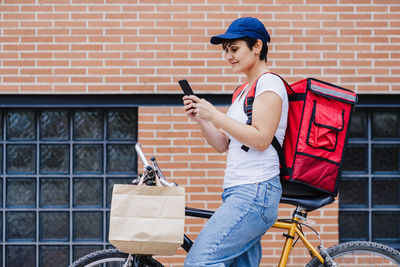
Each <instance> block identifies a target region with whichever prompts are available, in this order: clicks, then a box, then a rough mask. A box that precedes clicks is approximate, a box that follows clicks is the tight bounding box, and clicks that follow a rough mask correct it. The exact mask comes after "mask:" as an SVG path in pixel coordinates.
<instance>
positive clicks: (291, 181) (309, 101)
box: [232, 73, 358, 196]
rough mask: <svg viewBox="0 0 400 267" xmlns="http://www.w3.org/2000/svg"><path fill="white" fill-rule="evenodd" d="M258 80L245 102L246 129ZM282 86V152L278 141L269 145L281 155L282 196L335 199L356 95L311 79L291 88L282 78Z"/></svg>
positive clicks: (233, 98)
mask: <svg viewBox="0 0 400 267" xmlns="http://www.w3.org/2000/svg"><path fill="white" fill-rule="evenodd" d="M271 74H274V75H277V74H275V73H271ZM277 76H279V75H277ZM279 77H280V76H279ZM280 78H281V77H280ZM281 79H282V78H281ZM257 81H258V79H257V80H256V81H255V82H254V84H253V85H252V87H251V88H250V90H249V92H248V94H247V96H246V99H245V101H244V107H243V108H244V112H245V113H246V114H247V117H248V120H247V122H246V123H247V124H249V125H250V124H251V120H252V105H253V101H254V96H255V92H256V87H257ZM282 81H283V82H284V84H285V87H286V92H287V94H288V99H289V112H288V121H287V128H286V134H285V139H284V142H283V147H282V146H281V145H280V144H279V142H278V139H277V138H276V137H274V138H273V141H272V143H271V144H272V146H273V147H274V148H275V149H276V151H277V152H278V156H279V161H280V165H281V182H282V188H283V194H284V195H293V196H308V195H318V194H321V193H326V194H329V195H332V196H336V195H337V193H338V189H339V183H340V174H341V169H342V164H343V157H344V151H345V146H346V143H347V136H348V129H349V127H348V126H349V122H350V118H351V113H352V110H353V105H354V104H355V103H357V101H358V98H357V95H356V94H355V93H354V92H352V91H350V90H347V89H345V88H342V87H339V86H336V85H333V84H329V83H326V82H323V81H319V80H316V79H313V78H308V79H304V80H300V81H298V82H295V83H293V84H291V85H289V84H288V83H287V82H286V81H285V80H284V79H282ZM245 86H246V84H243V85H241V86H239V87H238V88H237V89H236V91H235V92H234V94H233V97H232V102H233V101H234V100H235V99H236V97H237V96H238V95H239V94H240V92H242V90H243V89H244V88H245ZM242 149H243V150H244V151H248V149H249V148H248V147H246V146H244V145H243V146H242Z"/></svg>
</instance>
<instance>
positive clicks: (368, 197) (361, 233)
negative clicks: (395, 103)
mask: <svg viewBox="0 0 400 267" xmlns="http://www.w3.org/2000/svg"><path fill="white" fill-rule="evenodd" d="M339 192H340V193H339V196H340V198H339V207H340V211H339V238H340V241H348V240H371V241H377V242H381V243H385V244H388V245H390V246H392V247H394V248H397V249H400V109H398V108H397V109H391V108H379V109H357V110H356V112H355V113H354V114H353V117H352V121H351V126H350V136H349V144H348V146H347V150H346V155H345V161H344V166H343V175H342V183H341V188H340V191H339Z"/></svg>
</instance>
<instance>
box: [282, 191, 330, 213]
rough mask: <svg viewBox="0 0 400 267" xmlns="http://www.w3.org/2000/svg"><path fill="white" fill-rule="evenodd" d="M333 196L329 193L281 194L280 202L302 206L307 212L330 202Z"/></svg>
mask: <svg viewBox="0 0 400 267" xmlns="http://www.w3.org/2000/svg"><path fill="white" fill-rule="evenodd" d="M334 201H335V198H334V197H333V196H330V195H325V194H321V195H317V196H288V195H282V197H281V201H280V202H281V203H285V204H290V205H294V206H299V207H302V208H304V209H305V210H306V211H307V212H309V211H313V210H316V209H319V208H321V207H323V206H325V205H328V204H331V203H333V202H334Z"/></svg>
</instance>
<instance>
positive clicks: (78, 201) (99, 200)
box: [74, 178, 103, 208]
mask: <svg viewBox="0 0 400 267" xmlns="http://www.w3.org/2000/svg"><path fill="white" fill-rule="evenodd" d="M74 206H75V207H79V206H81V207H100V208H101V207H102V206H103V179H98V178H82V179H78V178H75V179H74Z"/></svg>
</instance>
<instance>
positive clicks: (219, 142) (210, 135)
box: [197, 120, 228, 153]
mask: <svg viewBox="0 0 400 267" xmlns="http://www.w3.org/2000/svg"><path fill="white" fill-rule="evenodd" d="M197 123H198V124H199V126H200V129H201V132H202V133H203V136H204V138H205V139H206V140H207V142H208V144H210V145H211V146H212V147H213V148H214V149H215V150H217V151H218V152H220V153H222V152H225V151H226V150H228V139H227V137H226V135H225V134H224V133H223V132H222V131H221V130H219V129H218V128H216V127H215V126H214V124H212V123H211V122H209V121H204V120H199V121H198V122H197Z"/></svg>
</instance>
